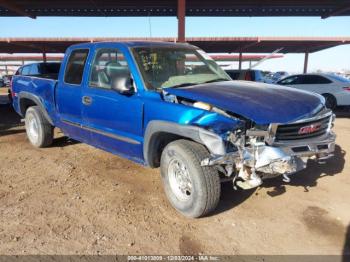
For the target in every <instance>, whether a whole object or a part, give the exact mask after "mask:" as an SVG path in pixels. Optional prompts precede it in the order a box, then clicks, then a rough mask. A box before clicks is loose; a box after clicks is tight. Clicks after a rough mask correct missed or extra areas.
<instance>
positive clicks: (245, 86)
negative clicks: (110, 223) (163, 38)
mask: <svg viewBox="0 0 350 262" xmlns="http://www.w3.org/2000/svg"><path fill="white" fill-rule="evenodd" d="M136 46H138V47H139V46H145V47H146V46H148V47H149V46H152V48H157V47H166V46H174V44H173V43H150V42H123V43H87V44H79V45H74V46H72V47H70V48H68V49H67V51H66V55H65V57H64V59H63V62H62V67H61V70H60V73H59V79H58V81H54V80H48V79H42V78H35V77H25V76H15V77H14V79H13V90H14V92H15V93H17V94H18V93H21V92H28V93H31V94H33V95H35V96H37V97H39V98H40V101H41V102H42V104H43V106H44V108H45V109H46V111H47V113H48V115H49V116H50V118H51V119H52V121H53V123H54V125H55V126H56V127H59V128H60V129H61V130H62V131H63V132H64V133H65V134H66V135H68V136H70V137H72V138H74V139H76V140H79V141H82V142H84V143H88V144H90V145H93V146H95V147H97V148H101V149H104V150H106V151H108V152H111V153H113V154H118V155H121V156H123V157H126V158H128V159H131V160H133V161H136V162H139V163H144V156H143V144H144V134H145V130H146V128H147V125H148V123H149V122H150V121H152V120H161V121H168V122H171V123H176V124H180V125H193V126H199V127H202V128H205V129H207V130H210V131H212V132H215V133H217V134H219V135H221V136H222V137H224V136H225V135H226V134H227V133H228V131H232V130H235V129H236V128H238V127H240V126H241V125H242V124H243V123H244V122H243V121H242V120H239V119H237V118H235V117H230V118H229V117H226V116H224V115H221V114H219V113H216V112H209V111H206V110H202V109H199V108H194V107H192V106H188V105H184V104H180V103H173V102H169V101H165V100H164V99H163V97H162V94H161V93H160V92H156V91H148V90H147V89H146V88H145V87H144V83H143V80H142V77H141V75H140V73H139V70H138V67H137V65H136V63H135V60H134V59H133V56H132V53H131V48H133V47H136ZM185 46H188V45H182V47H185ZM98 48H117V49H118V50H119V51H120V52H122V53H123V55H124V57H125V59H126V62H127V63H128V66H129V69H130V71H131V74H132V78H133V80H134V83H135V86H136V89H137V90H136V92H135V93H134V94H133V95H131V96H125V95H121V94H119V93H117V92H115V91H112V90H104V89H98V88H92V87H90V86H89V83H88V79H89V75H90V68H91V64H92V61H93V58H94V54H95V51H96V49H98ZM76 49H89V55H88V57H87V62H86V66H85V68H84V73H83V80H82V82H81V84H79V85H70V84H67V83H65V82H64V81H63V79H64V72H65V65H66V64H67V61H68V57H69V54H70V53H71V52H72V51H73V50H76ZM167 92H168V93H170V94H173V95H175V96H178V97H182V98H188V99H191V100H194V101H202V102H206V103H209V104H212V105H214V106H216V107H218V108H219V109H222V110H226V111H228V112H231V113H234V114H235V115H240V116H243V117H245V118H248V119H251V120H253V121H255V122H256V123H257V124H269V123H272V122H277V123H286V122H290V121H294V120H297V119H299V118H303V117H305V116H310V115H311V114H312V112H314V110H315V109H316V108H318V107H320V106H321V105H322V103H321V100H320V98H319V97H318V96H316V95H313V94H310V93H305V92H301V91H296V90H292V89H290V88H284V87H275V86H268V85H263V84H257V83H248V82H238V81H236V82H231V81H229V82H219V83H210V84H203V85H196V86H191V87H182V88H176V89H172V88H167ZM83 96H89V97H91V99H92V104H91V105H90V106H86V105H83V104H82V98H83ZM14 108H15V109H16V111H17V112H18V113H20V109H19V103H18V99H17V98H15V99H14ZM71 123H74V125H72V124H71ZM106 134H108V135H106ZM116 138H123V139H116ZM130 141H132V142H130Z"/></svg>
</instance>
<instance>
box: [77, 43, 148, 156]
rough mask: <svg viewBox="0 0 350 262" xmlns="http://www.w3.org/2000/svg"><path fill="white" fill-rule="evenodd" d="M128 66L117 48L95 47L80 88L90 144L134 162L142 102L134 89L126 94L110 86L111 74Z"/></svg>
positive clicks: (139, 153)
mask: <svg viewBox="0 0 350 262" xmlns="http://www.w3.org/2000/svg"><path fill="white" fill-rule="evenodd" d="M128 68H129V67H128V63H127V61H126V59H125V56H124V54H123V53H122V52H121V51H120V50H118V49H116V48H97V49H96V50H95V55H94V58H93V60H92V64H91V71H90V75H89V81H88V83H87V86H86V87H85V89H84V91H83V101H84V102H83V118H84V121H85V126H86V127H87V128H88V129H89V130H90V131H91V138H92V144H94V145H95V146H96V147H99V148H103V149H105V150H107V151H110V152H113V153H116V154H120V155H125V156H127V157H129V158H133V159H134V160H136V161H137V159H142V107H143V104H142V102H141V100H140V98H139V96H138V93H137V92H136V91H135V93H134V94H133V95H130V96H126V95H123V94H120V93H118V92H117V91H115V90H112V87H111V85H112V76H115V75H118V70H124V71H125V70H128ZM113 80H115V77H113Z"/></svg>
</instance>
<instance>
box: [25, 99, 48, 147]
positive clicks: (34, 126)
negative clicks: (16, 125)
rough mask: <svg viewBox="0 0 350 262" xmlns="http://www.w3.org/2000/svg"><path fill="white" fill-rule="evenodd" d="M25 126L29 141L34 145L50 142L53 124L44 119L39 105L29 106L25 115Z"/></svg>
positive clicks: (38, 145)
mask: <svg viewBox="0 0 350 262" xmlns="http://www.w3.org/2000/svg"><path fill="white" fill-rule="evenodd" d="M25 127H26V132H27V137H28V139H29V141H30V143H31V144H32V145H33V146H35V147H47V146H49V145H51V144H52V140H53V126H52V125H51V124H50V123H49V122H48V121H47V120H46V118H45V116H44V114H43V113H42V111H41V109H40V107H38V106H32V107H29V108H28V109H27V111H26V115H25Z"/></svg>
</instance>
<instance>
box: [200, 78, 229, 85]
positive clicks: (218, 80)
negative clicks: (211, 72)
mask: <svg viewBox="0 0 350 262" xmlns="http://www.w3.org/2000/svg"><path fill="white" fill-rule="evenodd" d="M221 81H230V80H228V79H227V78H215V79H212V80H209V81H205V82H203V83H202V84H208V83H214V82H221Z"/></svg>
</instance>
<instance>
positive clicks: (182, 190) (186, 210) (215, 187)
mask: <svg viewBox="0 0 350 262" xmlns="http://www.w3.org/2000/svg"><path fill="white" fill-rule="evenodd" d="M209 155H210V154H209V152H208V150H207V149H206V148H205V147H204V146H203V145H201V144H198V143H195V142H192V141H188V140H176V141H174V142H171V143H169V144H168V145H167V146H166V147H165V149H164V150H163V152H162V156H161V164H160V168H161V175H162V180H163V186H164V191H165V193H166V196H167V198H168V200H169V202H170V203H171V205H172V206H173V207H174V208H175V209H176V210H177V211H179V212H180V213H182V214H183V215H185V216H187V217H191V218H197V217H202V216H205V215H207V214H209V213H210V212H211V211H213V210H214V209H215V208H216V206H217V205H218V202H219V199H220V192H221V184H220V177H219V174H218V172H217V170H216V169H215V168H213V167H208V166H206V167H203V166H201V161H202V160H203V159H205V158H207V157H208V156H209ZM179 174H181V175H179ZM179 177H181V178H182V180H181V178H180V180H181V181H182V184H181V181H180V182H179V181H178V179H176V178H179ZM181 185H182V186H181Z"/></svg>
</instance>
